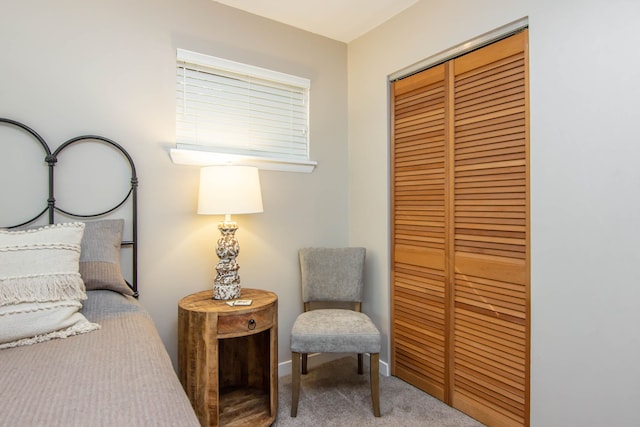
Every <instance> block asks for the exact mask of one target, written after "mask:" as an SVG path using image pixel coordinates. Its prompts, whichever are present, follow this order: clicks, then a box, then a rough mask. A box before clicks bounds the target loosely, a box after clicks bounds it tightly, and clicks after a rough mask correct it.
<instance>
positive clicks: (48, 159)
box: [0, 118, 138, 298]
mask: <svg viewBox="0 0 640 427" xmlns="http://www.w3.org/2000/svg"><path fill="white" fill-rule="evenodd" d="M0 124H4V125H9V126H14V127H17V128H20V129H22V130H23V131H25V132H27V133H28V134H29V135H31V136H32V137H33V138H34V139H35V140H37V141H38V143H39V144H40V146H41V147H42V149H43V150H44V152H45V158H44V161H45V163H46V164H47V166H48V184H49V189H48V198H47V205H46V207H45V208H44V209H43V210H42V211H40V212H39V213H38V214H37V215H36V216H34V217H33V218H31V219H28V220H27V221H24V222H21V223H20V224H15V225H10V226H8V227H6V228H9V229H12V228H17V227H22V226H25V225H28V224H31V223H33V222H35V221H36V220H38V219H39V218H41V217H42V216H44V215H45V214H47V216H48V217H47V221H48V223H49V224H54V223H55V217H56V215H55V214H56V213H60V214H63V215H65V216H67V217H70V218H76V219H92V218H99V217H103V216H105V215H108V214H110V213H112V212H114V211H116V210H118V209H119V208H120V207H122V206H123V205H124V204H125V203H126V202H127V201H128V200H130V201H131V239H130V240H124V241H122V246H127V247H131V261H132V271H131V282H130V283H129V282H128V281H127V284H128V285H129V287H130V288H131V289H132V290H133V293H134V296H135V297H136V298H137V297H138V200H137V188H138V177H137V175H136V167H135V165H134V163H133V159H132V158H131V156H130V155H129V153H128V152H127V151H126V150H125V149H124V148H123V147H122V146H121V145H120V144H118V143H117V142H115V141H112V140H110V139H108V138H105V137H102V136H98V135H83V136H78V137H75V138H72V139H70V140H68V141H66V142H64V143H63V144H61V145H60V146H59V147H58V148H57V149H56V150H55V151H53V152H52V151H51V148H49V145H48V144H47V143H46V142H45V140H44V139H43V138H42V137H41V136H40V135H39V134H38V133H37V132H36V131H34V130H33V129H31V128H30V127H29V126H27V125H25V124H23V123H20V122H17V121H15V120H11V119H6V118H0ZM85 141H98V142H100V143H104V144H107V145H108V146H110V147H112V148H114V149H115V150H117V151H119V152H120V154H122V156H124V157H125V158H126V160H127V162H128V163H129V167H130V169H131V181H130V183H131V186H130V188H129V191H128V192H127V194H126V195H125V196H124V198H123V199H122V200H121V201H119V202H118V203H117V204H116V205H115V206H113V207H111V208H109V209H106V210H104V211H101V212H98V213H92V214H88V215H87V214H78V213H73V212H70V211H68V210H65V209H62V208H60V207H59V206H57V205H56V198H55V179H54V178H55V166H56V164H57V163H58V156H59V155H60V153H61V152H62V151H63V150H65V149H66V148H67V147H69V146H72V145H74V144H76V143H81V142H85Z"/></svg>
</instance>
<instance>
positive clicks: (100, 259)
mask: <svg viewBox="0 0 640 427" xmlns="http://www.w3.org/2000/svg"><path fill="white" fill-rule="evenodd" d="M13 139H15V143H16V144H18V145H20V148H19V149H18V150H14V148H9V147H13V146H12V145H11V144H13V143H14V141H12V140H13ZM0 140H1V143H0V149H1V150H2V152H3V153H4V156H2V158H0V168H2V169H0V174H2V182H3V184H2V186H3V188H5V190H6V188H9V187H10V191H4V192H0V197H1V198H2V200H3V204H2V218H1V219H2V220H4V221H7V220H12V219H13V217H11V215H13V213H12V211H17V212H18V215H22V214H23V211H24V209H23V206H22V205H23V203H22V202H23V201H24V200H27V199H31V198H32V197H30V196H33V195H35V196H36V199H37V198H43V197H44V199H43V201H42V202H35V204H34V203H32V202H28V203H27V202H25V203H26V204H27V205H29V203H31V205H29V208H28V209H27V210H32V207H33V206H37V205H38V204H39V203H40V205H41V206H42V205H44V208H42V209H41V208H40V207H38V208H36V212H35V215H27V217H26V219H25V218H23V219H21V220H18V221H15V222H13V223H11V224H4V223H2V224H0V227H3V228H2V229H1V230H0V378H1V380H0V396H1V398H0V426H181V427H182V426H198V425H199V423H198V420H197V418H196V416H195V413H194V411H193V409H192V408H191V405H190V403H189V400H188V398H187V396H186V394H185V393H184V391H183V389H182V386H181V385H180V382H179V381H178V378H177V375H176V374H175V372H174V370H173V366H172V364H171V361H170V358H169V356H168V354H167V352H166V349H165V348H164V345H163V343H162V341H161V339H160V336H159V334H158V332H157V330H156V328H155V326H154V323H153V321H152V319H151V317H150V315H149V313H148V312H147V311H146V310H145V309H144V307H143V306H142V305H141V304H140V303H139V301H138V299H137V297H138V286H137V244H138V243H137V240H138V239H137V186H138V179H137V176H136V171H135V166H134V163H133V160H132V159H131V157H130V156H129V154H128V153H127V151H126V150H125V149H124V148H123V147H122V146H121V145H119V144H117V143H116V142H114V141H112V140H109V139H107V138H103V137H100V136H95V135H85V136H80V137H77V138H73V139H70V140H68V141H66V142H64V143H62V144H61V145H60V146H59V147H58V148H57V149H56V150H55V151H52V150H51V149H50V148H49V145H48V144H47V143H46V142H45V140H44V139H43V138H42V137H41V136H40V135H39V134H38V133H37V132H35V131H34V130H33V129H31V128H30V127H28V126H27V125H25V124H22V123H20V122H17V121H14V120H11V119H0ZM33 143H35V144H33ZM96 144H97V146H100V147H102V148H101V149H99V150H97V151H98V153H99V156H100V159H99V161H98V164H102V163H104V160H105V159H107V158H111V157H113V155H115V158H120V159H123V160H124V162H123V163H124V166H123V167H122V166H121V167H111V166H108V167H106V170H107V171H108V172H111V171H118V172H122V171H123V170H124V171H126V179H125V181H126V182H127V187H128V188H127V189H126V191H124V197H123V198H122V199H121V200H120V199H118V200H117V202H116V203H115V204H114V205H113V206H109V207H107V208H104V207H103V206H98V208H97V210H96V211H94V212H92V211H91V210H90V209H91V208H89V210H87V211H82V208H81V210H80V211H77V210H75V209H76V208H75V207H74V210H73V212H72V211H71V210H70V209H67V208H66V207H65V206H61V205H60V203H59V198H58V197H59V196H60V198H61V199H62V200H63V201H64V203H67V204H69V205H73V204H74V203H75V202H74V203H71V201H72V199H70V198H69V197H68V196H65V195H64V194H65V193H64V192H61V191H60V190H59V187H58V186H59V184H60V183H62V184H64V183H65V182H66V183H68V182H69V179H67V178H65V177H64V174H61V173H60V172H59V171H60V170H62V168H65V167H68V166H69V165H71V166H73V165H74V164H75V165H81V166H82V167H84V168H86V167H91V168H96V169H99V167H96V166H95V164H94V166H87V162H86V161H85V159H86V158H87V152H82V154H81V156H82V157H79V158H80V159H82V160H81V161H80V162H77V161H76V162H72V161H70V160H71V159H73V156H72V155H69V154H67V151H71V150H75V149H76V147H80V146H85V145H90V146H92V147H93V146H95V145H96ZM27 145H28V146H29V147H30V148H27V149H25V148H24V147H26V146H27ZM103 149H106V150H107V151H108V152H109V153H111V154H109V155H105V152H104V150H103ZM100 150H103V151H100ZM63 151H64V155H62V156H61V154H62V153H63ZM34 152H35V153H37V152H40V153H41V154H43V155H40V156H39V160H38V161H37V162H35V164H25V163H29V162H31V163H33V162H32V161H31V157H33V156H32V154H33V153H34ZM36 156H37V155H36ZM43 159H44V162H43ZM62 159H64V160H65V161H62ZM32 169H33V171H32ZM25 171H27V172H25ZM24 173H28V174H29V175H28V176H29V178H28V179H24V178H23V179H19V177H16V179H7V176H8V175H10V174H16V175H20V174H24ZM39 175H41V176H42V178H43V179H44V183H42V185H41V184H35V185H34V182H35V180H34V179H33V177H34V176H39ZM72 175H73V174H71V176H72ZM88 175H92V174H87V173H86V170H85V171H82V172H81V176H82V177H83V178H82V179H80V180H78V179H75V182H76V183H77V182H78V181H81V182H80V184H79V186H80V187H85V190H86V189H88V190H89V192H90V194H94V193H100V194H106V193H109V192H108V191H107V190H104V189H103V188H102V187H100V185H99V184H97V183H95V182H91V180H90V179H85V178H84V177H85V176H88ZM108 181H109V183H114V182H116V183H117V182H118V180H117V179H116V180H112V179H109V180H108ZM20 184H24V186H26V187H27V188H26V189H23V188H21V187H20ZM8 186H9V187H8ZM30 186H31V187H33V188H30ZM16 188H17V189H16ZM118 191H119V190H118ZM118 191H115V192H114V193H113V194H119V193H118ZM7 198H12V199H13V200H14V202H15V200H17V201H18V202H17V203H13V202H9V201H8V200H7ZM79 199H80V202H78V206H80V205H82V204H84V203H85V202H93V201H94V200H93V199H94V198H93V197H89V196H87V195H85V196H81V197H79ZM101 203H102V202H98V203H97V204H98V205H100V204H101ZM123 211H124V212H125V214H123ZM74 212H80V213H74ZM87 212H89V213H87ZM123 215H124V217H123ZM7 216H8V217H9V219H7Z"/></svg>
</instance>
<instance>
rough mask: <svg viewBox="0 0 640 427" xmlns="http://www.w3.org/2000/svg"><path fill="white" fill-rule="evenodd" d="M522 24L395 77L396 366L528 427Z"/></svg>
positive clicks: (497, 418) (503, 420)
mask: <svg viewBox="0 0 640 427" xmlns="http://www.w3.org/2000/svg"><path fill="white" fill-rule="evenodd" d="M526 46H527V32H526V31H523V32H521V33H518V34H516V35H513V36H511V37H509V38H506V39H504V40H501V41H498V42H496V43H494V44H491V45H489V46H486V47H484V48H482V49H479V50H476V51H474V52H471V53H469V54H466V55H464V56H461V57H459V58H456V59H454V60H451V61H448V62H447V63H445V64H441V65H438V66H436V67H434V68H430V69H428V70H425V71H423V72H420V73H418V74H415V75H413V76H410V77H407V78H404V79H401V80H398V81H397V82H394V83H393V85H392V132H393V134H392V224H391V225H392V245H393V247H392V277H391V279H392V304H391V307H392V308H391V309H392V337H391V338H392V348H391V351H392V354H391V365H392V373H393V375H396V376H398V377H400V378H402V379H404V380H406V381H407V382H409V383H412V384H414V385H416V386H417V387H419V388H421V389H423V390H425V391H426V392H428V393H430V394H432V395H434V396H435V397H437V398H439V399H441V400H443V401H445V402H447V403H449V404H450V405H452V406H453V407H455V408H458V409H460V410H462V411H463V412H465V413H467V414H469V415H471V416H473V417H474V418H476V419H478V420H480V421H482V422H484V423H486V424H488V425H490V426H511V425H514V426H519V425H528V423H529V324H530V319H529V292H530V291H529V189H528V187H529V184H528V182H529V181H528V82H527V72H528V71H527V69H528V65H527V47H526Z"/></svg>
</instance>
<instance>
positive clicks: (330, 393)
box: [273, 357, 483, 427]
mask: <svg viewBox="0 0 640 427" xmlns="http://www.w3.org/2000/svg"><path fill="white" fill-rule="evenodd" d="M366 359H367V358H366V357H365V360H366ZM356 371H357V361H356V359H355V357H346V358H343V359H339V360H334V361H332V362H329V363H327V364H324V365H321V366H318V367H314V368H309V373H308V374H307V375H303V376H302V382H301V386H300V402H299V403H298V416H297V417H296V418H291V415H290V413H291V376H290V375H288V376H285V377H283V378H280V384H279V393H280V394H279V396H278V398H279V404H278V416H277V418H276V422H275V423H274V424H273V425H274V426H277V427H288V426H308V427H318V426H335V427H346V426H385V427H393V426H403V427H410V426H428V427H431V426H433V427H444V426H446V427H477V426H482V425H483V424H480V423H479V422H477V421H475V420H474V419H472V418H470V417H468V416H466V415H465V414H463V413H462V412H460V411H457V410H455V409H453V408H451V407H449V406H447V405H445V404H444V403H442V402H440V401H439V400H437V399H435V398H433V397H431V396H430V395H428V394H426V393H424V392H422V391H420V390H418V389H417V388H415V387H413V386H411V385H409V384H407V383H406V382H404V381H402V380H400V379H398V378H396V377H385V376H382V375H381V376H380V413H381V414H380V415H381V417H380V418H375V417H374V416H373V412H372V409H371V394H370V389H369V374H368V372H369V368H368V366H366V367H365V374H364V375H358V374H357V372H356Z"/></svg>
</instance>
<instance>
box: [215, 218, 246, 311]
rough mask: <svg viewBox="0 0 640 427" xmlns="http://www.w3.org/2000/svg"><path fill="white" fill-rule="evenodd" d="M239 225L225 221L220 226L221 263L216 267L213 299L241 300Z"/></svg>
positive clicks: (218, 248)
mask: <svg viewBox="0 0 640 427" xmlns="http://www.w3.org/2000/svg"><path fill="white" fill-rule="evenodd" d="M237 229H238V224H236V222H235V221H230V220H225V221H222V222H220V223H219V224H218V230H220V233H221V234H222V237H220V238H219V239H218V243H217V246H216V254H217V255H218V258H220V261H218V264H217V265H216V272H217V274H216V279H215V280H214V282H213V299H219V300H229V299H237V298H240V276H239V275H238V270H239V269H240V266H239V265H238V263H237V262H236V257H237V256H238V254H239V253H240V245H239V244H238V240H237V239H236V237H235V233H236V230H237Z"/></svg>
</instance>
